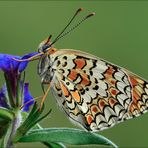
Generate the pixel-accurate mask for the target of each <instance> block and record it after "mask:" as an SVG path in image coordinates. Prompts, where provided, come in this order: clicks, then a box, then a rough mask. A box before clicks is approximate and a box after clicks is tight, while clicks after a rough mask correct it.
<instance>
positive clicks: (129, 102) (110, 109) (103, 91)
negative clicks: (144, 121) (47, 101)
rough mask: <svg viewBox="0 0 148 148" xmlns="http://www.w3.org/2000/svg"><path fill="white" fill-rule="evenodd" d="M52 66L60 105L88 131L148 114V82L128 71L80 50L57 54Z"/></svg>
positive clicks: (51, 60)
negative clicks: (147, 112)
mask: <svg viewBox="0 0 148 148" xmlns="http://www.w3.org/2000/svg"><path fill="white" fill-rule="evenodd" d="M50 65H51V66H50V68H49V70H48V73H50V72H51V71H52V72H53V79H52V92H53V94H54V95H55V97H56V100H57V102H58V104H59V106H60V107H61V108H62V109H63V110H64V111H65V113H66V114H67V115H68V116H69V118H70V119H72V120H73V121H74V122H76V123H79V124H81V125H82V126H83V127H84V128H86V129H87V130H93V131H98V130H103V129H106V128H108V127H111V126H113V125H115V124H117V123H119V122H122V121H124V120H126V119H130V118H132V117H135V116H138V115H140V114H142V113H144V112H146V111H147V105H148V103H147V101H148V84H147V82H146V81H145V80H143V79H141V78H140V77H138V76H136V75H134V74H132V73H131V72H129V71H127V70H126V69H124V68H121V67H118V66H116V65H114V64H111V63H109V62H107V61H104V60H102V59H99V58H97V57H95V56H93V55H90V54H88V53H85V52H81V51H76V50H59V51H56V52H55V53H54V54H51V55H50ZM49 71H50V72H49ZM45 76H46V75H45Z"/></svg>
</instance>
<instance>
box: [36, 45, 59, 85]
mask: <svg viewBox="0 0 148 148" xmlns="http://www.w3.org/2000/svg"><path fill="white" fill-rule="evenodd" d="M56 50H57V49H56V48H53V47H51V48H49V49H48V50H46V52H45V53H44V54H43V55H42V56H41V58H40V60H39V63H38V74H39V76H40V77H41V83H44V84H49V83H50V82H51V80H52V78H53V74H54V70H53V69H52V65H53V62H52V60H51V55H52V54H54V53H55V52H56Z"/></svg>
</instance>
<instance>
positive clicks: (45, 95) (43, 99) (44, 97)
mask: <svg viewBox="0 0 148 148" xmlns="http://www.w3.org/2000/svg"><path fill="white" fill-rule="evenodd" d="M49 90H50V84H49V85H48V88H47V90H46V92H45V94H44V96H43V98H42V101H41V104H40V109H39V110H41V109H42V106H43V103H44V101H45V99H46V97H47V95H48V92H49Z"/></svg>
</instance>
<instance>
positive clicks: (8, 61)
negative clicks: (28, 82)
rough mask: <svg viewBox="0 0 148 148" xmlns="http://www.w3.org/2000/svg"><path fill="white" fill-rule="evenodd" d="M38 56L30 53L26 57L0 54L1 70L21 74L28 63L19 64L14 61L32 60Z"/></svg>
mask: <svg viewBox="0 0 148 148" xmlns="http://www.w3.org/2000/svg"><path fill="white" fill-rule="evenodd" d="M36 54H37V52H33V53H29V54H26V55H24V56H15V55H9V54H0V69H1V70H2V71H4V72H8V73H12V74H14V73H17V74H20V73H21V72H22V71H23V70H24V69H25V68H26V66H27V65H28V61H25V62H18V61H16V60H14V59H18V60H23V59H27V58H30V57H32V56H34V55H36Z"/></svg>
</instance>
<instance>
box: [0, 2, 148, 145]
mask: <svg viewBox="0 0 148 148" xmlns="http://www.w3.org/2000/svg"><path fill="white" fill-rule="evenodd" d="M80 7H83V8H84V11H83V12H82V13H81V14H80V15H79V16H78V18H77V20H76V21H75V22H74V23H76V22H78V20H79V19H81V18H82V16H84V15H86V14H88V13H89V12H92V11H93V12H95V13H96V15H95V16H94V17H93V18H91V19H89V20H88V21H87V22H85V23H83V24H82V25H81V26H80V27H79V28H77V29H76V30H75V31H73V32H72V33H70V34H69V35H67V36H65V37H64V38H63V39H61V40H60V41H59V42H57V43H56V45H55V47H56V48H58V49H62V48H69V49H70V48H73V49H79V50H82V51H85V52H89V53H91V54H95V55H97V56H98V57H101V58H104V59H106V60H107V61H110V62H112V63H115V64H117V65H120V66H122V67H125V68H127V69H129V70H131V71H132V72H134V73H136V74H138V75H140V76H142V77H144V78H145V79H148V2H146V1H145V2H144V1H142V2H138V1H131V2H129V1H119V2H118V1H104V2H103V1H93V0H91V1H70V2H69V1H28V2H25V1H21V2H19V1H12V2H11V1H6V2H3V1H1V2H0V52H1V53H9V54H15V55H23V54H26V53H29V52H33V51H37V46H38V44H39V43H40V42H41V41H42V40H43V39H45V38H46V37H47V36H49V35H50V34H53V38H54V37H56V35H57V34H58V33H59V32H60V31H61V30H62V29H63V28H64V27H65V25H66V23H67V22H68V20H69V19H70V17H71V16H72V15H73V14H74V12H75V10H77V9H78V8H80ZM26 80H27V81H29V82H30V90H31V92H32V94H33V96H40V95H41V94H42V90H41V87H40V78H39V76H38V75H37V61H35V62H32V63H30V64H29V67H28V69H27V76H26ZM3 82H4V80H3V74H2V73H0V84H1V85H2V83H3ZM46 107H47V108H52V114H51V115H50V116H49V117H48V118H46V120H44V121H43V122H41V125H42V126H44V127H75V126H74V125H73V124H72V123H71V122H70V121H69V120H68V119H67V118H66V116H65V115H64V113H62V112H61V111H60V110H59V109H58V107H57V105H56V102H55V99H54V98H53V97H52V96H51V95H50V94H49V96H48V98H47V100H46ZM99 134H101V135H103V136H106V137H107V138H109V139H110V140H112V141H113V142H115V143H116V144H117V145H118V146H120V147H148V113H147V114H145V115H142V116H140V117H138V118H135V119H132V120H128V121H125V122H124V123H120V124H118V125H116V126H114V127H113V128H111V129H108V130H104V131H101V132H99ZM25 146H27V147H43V145H41V144H39V143H32V144H18V145H17V147H25ZM94 147H95V146H94Z"/></svg>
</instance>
